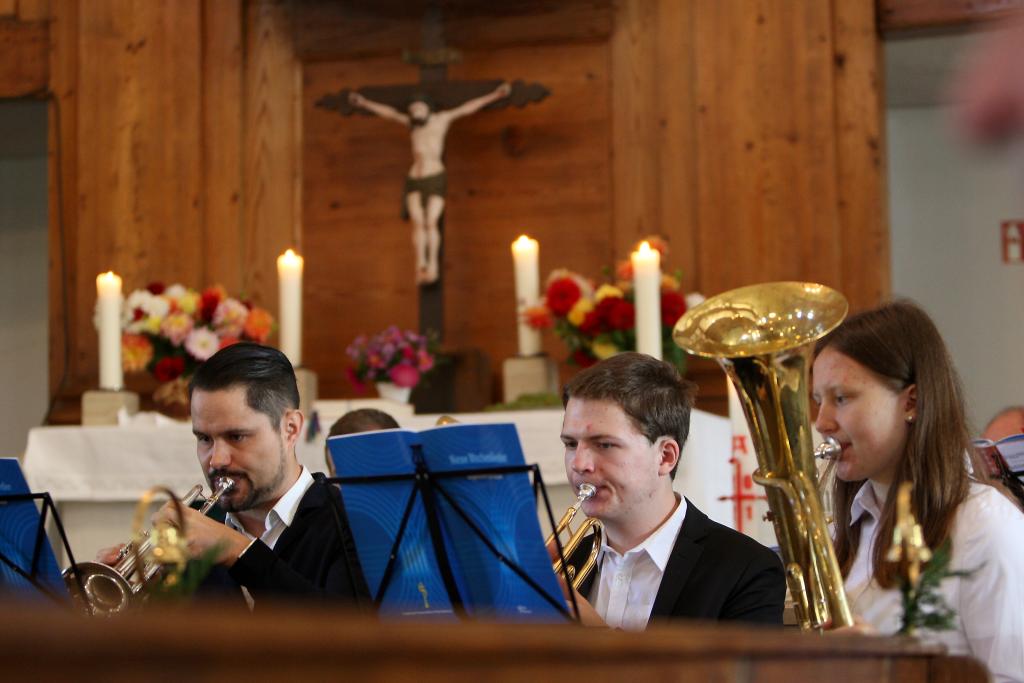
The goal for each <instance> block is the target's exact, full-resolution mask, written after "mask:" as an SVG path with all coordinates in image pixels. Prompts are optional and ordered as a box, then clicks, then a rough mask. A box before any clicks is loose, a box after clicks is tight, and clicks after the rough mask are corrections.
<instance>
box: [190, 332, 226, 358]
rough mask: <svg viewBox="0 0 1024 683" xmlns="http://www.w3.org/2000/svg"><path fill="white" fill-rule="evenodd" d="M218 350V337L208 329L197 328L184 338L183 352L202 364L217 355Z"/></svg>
mask: <svg viewBox="0 0 1024 683" xmlns="http://www.w3.org/2000/svg"><path fill="white" fill-rule="evenodd" d="M219 348H220V337H218V336H217V333H215V332H214V331H213V330H211V329H210V328H208V327H197V328H196V329H194V330H192V331H191V332H189V333H188V336H187V337H185V350H186V351H188V352H189V353H190V354H192V357H193V358H195V359H196V360H197V361H199V362H200V363H202V362H203V361H205V360H207V359H208V358H209V357H210V356H212V355H213V354H215V353H217V350H218V349H219Z"/></svg>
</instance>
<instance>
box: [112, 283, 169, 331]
mask: <svg viewBox="0 0 1024 683" xmlns="http://www.w3.org/2000/svg"><path fill="white" fill-rule="evenodd" d="M136 310H141V311H142V317H141V318H139V319H138V320H136V319H135V311H136ZM170 310H171V303H170V302H169V301H168V300H167V299H165V298H164V297H162V296H156V295H155V294H153V293H152V292H150V291H149V290H148V289H136V290H135V291H134V292H132V293H131V294H129V295H128V300H127V301H126V302H125V305H124V307H123V308H122V309H121V311H122V313H121V320H122V323H123V325H124V327H125V329H126V330H128V331H129V332H152V333H156V331H157V330H159V329H160V323H161V322H163V319H164V318H165V317H167V314H168V313H169V312H170Z"/></svg>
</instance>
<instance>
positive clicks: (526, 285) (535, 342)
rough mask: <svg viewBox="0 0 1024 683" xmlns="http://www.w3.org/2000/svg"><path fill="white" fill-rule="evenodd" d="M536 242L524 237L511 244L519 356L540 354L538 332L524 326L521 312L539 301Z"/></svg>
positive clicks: (538, 269) (538, 247)
mask: <svg viewBox="0 0 1024 683" xmlns="http://www.w3.org/2000/svg"><path fill="white" fill-rule="evenodd" d="M539 253H540V246H539V245H538V243H537V240H535V239H530V238H529V237H527V236H526V235H520V236H519V239H517V240H516V241H515V242H513V243H512V261H513V263H514V264H515V281H516V319H517V320H518V325H517V329H518V332H519V355H520V356H536V355H537V354H539V353H540V330H535V329H534V328H532V327H530V326H529V325H527V324H526V321H525V320H524V319H523V311H525V310H526V308H527V307H529V306H534V305H536V304H537V301H538V299H540V266H539V261H538V255H539Z"/></svg>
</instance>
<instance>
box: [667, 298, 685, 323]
mask: <svg viewBox="0 0 1024 683" xmlns="http://www.w3.org/2000/svg"><path fill="white" fill-rule="evenodd" d="M683 313H686V299H684V298H683V295H682V294H680V293H679V292H662V294H661V322H662V324H664V325H666V326H667V327H674V326H675V324H676V323H677V322H678V321H679V319H680V318H682V317H683Z"/></svg>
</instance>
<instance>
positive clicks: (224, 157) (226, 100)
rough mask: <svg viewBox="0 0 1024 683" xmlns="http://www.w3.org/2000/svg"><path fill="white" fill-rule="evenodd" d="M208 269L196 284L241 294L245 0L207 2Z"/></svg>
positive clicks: (204, 108)
mask: <svg viewBox="0 0 1024 683" xmlns="http://www.w3.org/2000/svg"><path fill="white" fill-rule="evenodd" d="M202 12H203V17H202V19H203V30H202V50H203V52H202V55H203V57H202V140H203V141H202V145H201V153H202V159H203V169H202V178H203V203H202V210H203V216H202V225H203V273H202V277H201V280H200V281H197V282H195V283H193V284H194V286H196V287H199V286H207V285H212V284H217V283H219V284H222V285H224V286H225V287H226V288H227V290H228V292H230V293H231V294H233V295H235V296H241V295H242V294H243V292H242V269H243V267H244V257H245V255H244V252H243V249H242V245H243V235H242V157H243V154H242V133H243V129H242V111H243V108H244V107H243V90H242V74H243V71H242V55H243V45H242V41H243V34H242V19H243V8H242V0H204V2H203V3H202Z"/></svg>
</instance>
